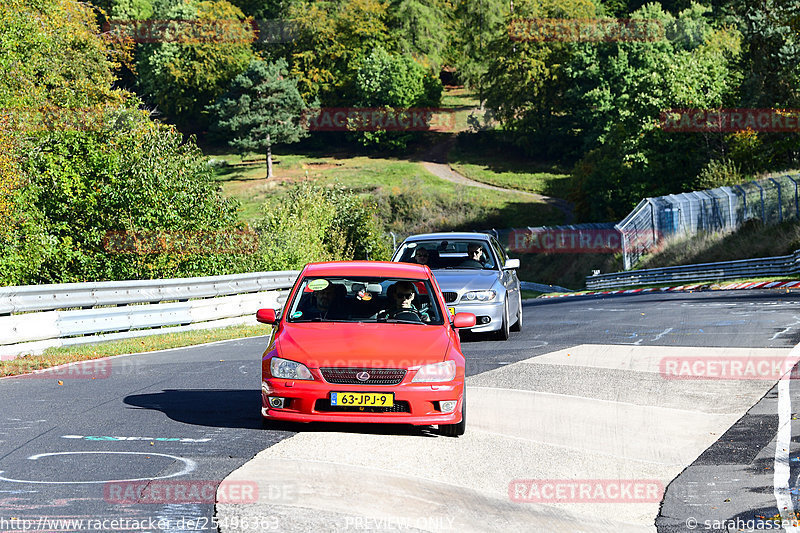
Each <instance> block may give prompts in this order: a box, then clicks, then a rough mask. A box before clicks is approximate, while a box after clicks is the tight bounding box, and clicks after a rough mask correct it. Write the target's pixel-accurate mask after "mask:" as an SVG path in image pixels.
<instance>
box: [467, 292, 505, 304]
mask: <svg viewBox="0 0 800 533" xmlns="http://www.w3.org/2000/svg"><path fill="white" fill-rule="evenodd" d="M496 297H497V293H496V292H495V291H470V292H468V293H465V294H464V296H462V297H461V301H462V302H491V301H492V300H494V299H495V298H496Z"/></svg>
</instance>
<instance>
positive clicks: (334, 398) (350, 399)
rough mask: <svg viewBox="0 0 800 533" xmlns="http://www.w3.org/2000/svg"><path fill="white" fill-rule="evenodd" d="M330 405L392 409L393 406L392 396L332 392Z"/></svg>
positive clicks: (370, 393)
mask: <svg viewBox="0 0 800 533" xmlns="http://www.w3.org/2000/svg"><path fill="white" fill-rule="evenodd" d="M331 405H352V406H355V407H363V406H376V407H392V406H393V405H394V394H381V393H377V392H332V393H331Z"/></svg>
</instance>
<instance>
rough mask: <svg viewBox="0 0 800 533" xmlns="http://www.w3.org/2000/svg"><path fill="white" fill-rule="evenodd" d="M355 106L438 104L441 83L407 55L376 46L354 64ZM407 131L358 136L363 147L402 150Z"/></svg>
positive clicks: (398, 107)
mask: <svg viewBox="0 0 800 533" xmlns="http://www.w3.org/2000/svg"><path fill="white" fill-rule="evenodd" d="M352 69H353V71H354V72H355V82H354V91H353V92H354V99H355V101H354V103H355V104H356V105H357V106H360V107H371V108H375V107H385V108H392V109H408V108H411V107H434V106H437V105H439V101H440V100H441V95H442V83H441V82H440V81H439V78H438V76H433V75H432V73H431V72H430V71H429V70H428V69H426V68H425V67H423V66H422V65H421V64H419V63H418V62H417V61H415V60H414V59H413V58H411V57H409V56H407V55H393V54H390V53H389V52H387V51H386V50H384V49H383V48H382V47H378V48H376V49H375V50H373V51H372V52H371V53H370V54H369V55H367V56H366V57H363V58H360V59H358V60H356V61H354V62H353V66H352ZM411 136H412V135H411V134H410V133H406V132H387V131H365V132H360V133H359V134H358V135H357V137H359V138H360V139H361V141H362V142H363V143H364V144H380V145H384V146H390V147H394V148H404V147H405V146H406V144H407V142H408V140H409V139H410V138H411Z"/></svg>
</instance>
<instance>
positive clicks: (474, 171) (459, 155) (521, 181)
mask: <svg viewBox="0 0 800 533" xmlns="http://www.w3.org/2000/svg"><path fill="white" fill-rule="evenodd" d="M450 166H452V167H453V169H455V170H456V171H457V172H459V173H461V174H463V175H464V176H466V177H468V178H470V179H472V180H475V181H480V182H481V183H488V184H489V185H495V186H497V187H503V188H506V189H518V190H521V191H528V192H532V193H536V194H542V195H545V196H552V197H554V198H567V195H568V194H569V191H570V189H571V187H572V184H573V178H572V176H571V175H570V174H569V173H568V172H567V171H566V170H565V169H563V168H561V167H559V166H558V165H553V164H545V163H537V162H533V161H530V160H527V159H524V158H521V157H518V156H517V157H514V156H512V155H509V154H508V153H505V151H503V150H490V149H486V148H480V149H475V147H472V148H470V149H463V148H459V147H458V146H456V147H455V148H454V149H453V150H452V151H451V152H450Z"/></svg>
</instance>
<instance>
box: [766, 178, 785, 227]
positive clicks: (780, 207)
mask: <svg viewBox="0 0 800 533" xmlns="http://www.w3.org/2000/svg"><path fill="white" fill-rule="evenodd" d="M769 181H771V182H772V183H774V184H775V186H776V187H777V188H778V222H783V201H782V196H781V184H780V183H778V182H777V181H775V179H774V178H770V179H769Z"/></svg>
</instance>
